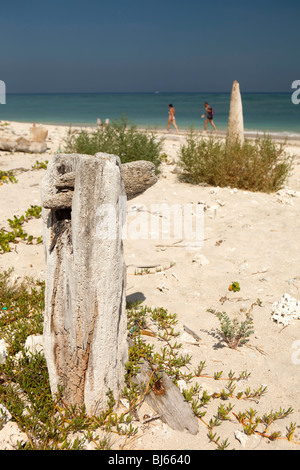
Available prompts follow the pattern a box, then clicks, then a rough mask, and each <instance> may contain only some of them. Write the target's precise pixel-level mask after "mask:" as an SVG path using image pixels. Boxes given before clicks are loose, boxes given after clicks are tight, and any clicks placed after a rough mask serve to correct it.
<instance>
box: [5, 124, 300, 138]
mask: <svg viewBox="0 0 300 470" xmlns="http://www.w3.org/2000/svg"><path fill="white" fill-rule="evenodd" d="M4 123H8V124H18V125H25V126H31V125H32V122H28V121H9V120H6V119H3V120H0V128H1V127H2V128H3V127H4V126H3V125H4ZM36 124H37V125H43V126H53V127H60V128H61V127H63V128H68V129H70V128H82V129H85V128H90V129H97V127H98V126H97V124H96V123H95V124H89V123H70V124H66V123H63V122H62V123H57V122H42V121H39V122H36ZM136 128H137V129H138V130H140V131H150V132H151V131H152V132H159V133H163V134H164V133H165V134H166V135H176V133H175V131H174V130H173V129H172V130H170V132H169V133H168V132H167V130H166V127H158V126H138V125H136ZM190 129H191V128H181V129H179V132H178V135H185V134H187V133H188V132H189V131H190ZM194 130H195V132H196V134H199V135H201V134H202V132H203V128H200V127H197V128H195V127H194ZM206 135H207V136H211V135H213V136H215V134H213V133H212V132H211V131H208V132H207V134H206ZM264 135H269V136H270V137H271V138H272V139H273V140H287V141H297V142H298V141H299V142H300V132H299V133H298V134H297V133H294V132H291V133H289V132H288V131H282V132H262V131H260V130H247V129H246V130H245V137H248V138H250V139H255V138H257V137H262V136H264ZM216 136H219V137H225V136H226V130H219V131H218V133H217V134H216Z"/></svg>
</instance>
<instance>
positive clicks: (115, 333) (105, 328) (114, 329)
mask: <svg viewBox="0 0 300 470" xmlns="http://www.w3.org/2000/svg"><path fill="white" fill-rule="evenodd" d="M124 167H125V165H124V166H122V165H121V164H120V160H119V158H118V157H116V156H114V155H107V154H96V155H95V156H88V155H78V154H72V155H64V154H59V155H55V156H54V157H53V158H52V160H51V161H50V162H49V164H48V168H47V173H46V176H45V177H44V179H43V182H42V205H43V227H44V233H43V239H44V245H45V252H46V263H47V274H46V296H45V320H44V322H45V324H44V350H45V356H46V360H47V365H48V370H49V377H50V385H51V390H52V393H56V392H57V387H58V386H61V387H63V388H64V392H63V397H64V400H65V401H66V402H67V403H69V404H79V405H81V404H85V406H86V409H87V412H88V413H96V412H97V410H103V409H104V408H105V406H106V404H107V395H106V394H107V392H108V390H111V391H112V392H113V394H114V398H115V399H116V400H118V398H119V394H120V391H121V390H122V389H123V377H124V363H125V362H126V361H127V351H128V344H127V326H126V325H127V319H126V310H125V279H126V276H125V263H124V256H123V244H122V237H121V231H122V224H123V222H124V221H125V215H126V192H128V197H129V198H130V197H131V196H133V195H136V194H138V193H140V192H142V191H143V190H145V189H147V188H148V187H149V186H150V185H151V184H154V182H155V181H156V176H155V172H154V166H153V165H152V164H151V163H149V162H142V161H140V162H134V163H130V164H127V166H126V167H125V170H123V169H124ZM129 168H130V169H131V171H129ZM123 174H124V182H125V184H124V183H123V179H122V175H123ZM141 175H144V182H143V183H142V181H141ZM130 176H131V177H130ZM134 178H137V182H136V184H134ZM126 181H127V183H126ZM124 201H125V204H124ZM104 209H105V210H106V209H108V213H107V214H108V216H107V214H106V213H105V210H104ZM112 215H113V216H112ZM107 225H110V229H112V230H111V231H108V232H106V234H107V233H109V234H112V233H114V234H115V236H104V235H105V230H102V229H103V228H105V227H106V226H107Z"/></svg>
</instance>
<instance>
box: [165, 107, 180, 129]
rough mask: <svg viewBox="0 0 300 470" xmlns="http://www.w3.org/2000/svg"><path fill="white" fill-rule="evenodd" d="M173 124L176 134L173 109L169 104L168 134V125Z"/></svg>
mask: <svg viewBox="0 0 300 470" xmlns="http://www.w3.org/2000/svg"><path fill="white" fill-rule="evenodd" d="M171 123H172V124H173V126H174V127H175V129H176V132H178V127H177V125H176V121H175V108H174V106H173V105H172V104H169V119H168V128H167V130H168V132H169V130H170V124H171Z"/></svg>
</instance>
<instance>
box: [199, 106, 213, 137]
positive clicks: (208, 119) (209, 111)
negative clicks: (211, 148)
mask: <svg viewBox="0 0 300 470" xmlns="http://www.w3.org/2000/svg"><path fill="white" fill-rule="evenodd" d="M204 106H205V109H206V113H205V114H202V116H201V117H202V118H205V116H206V119H205V122H204V132H205V134H206V131H207V124H208V123H209V122H210V123H211V125H212V126H213V128H214V130H215V132H217V128H216V126H215V123H214V116H213V110H212V108H211V107H210V106H209V104H208V103H204Z"/></svg>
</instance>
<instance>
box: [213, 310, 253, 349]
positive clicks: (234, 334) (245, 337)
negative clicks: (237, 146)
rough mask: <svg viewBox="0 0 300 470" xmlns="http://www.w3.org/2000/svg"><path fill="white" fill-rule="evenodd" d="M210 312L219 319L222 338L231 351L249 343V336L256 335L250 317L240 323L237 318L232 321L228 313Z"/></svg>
mask: <svg viewBox="0 0 300 470" xmlns="http://www.w3.org/2000/svg"><path fill="white" fill-rule="evenodd" d="M208 311H209V312H210V313H213V314H214V315H216V316H217V317H218V319H219V321H220V327H221V338H222V340H223V341H224V342H225V343H226V344H227V346H228V347H229V348H231V349H237V348H238V347H239V346H242V345H243V344H245V343H247V342H248V341H249V336H250V335H251V334H253V333H254V330H253V319H252V318H251V317H250V316H247V318H246V320H245V321H243V322H241V323H240V322H239V321H238V320H237V319H236V318H234V319H233V320H231V319H230V317H229V316H228V314H227V313H226V312H216V311H215V310H213V309H209V310H208Z"/></svg>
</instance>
